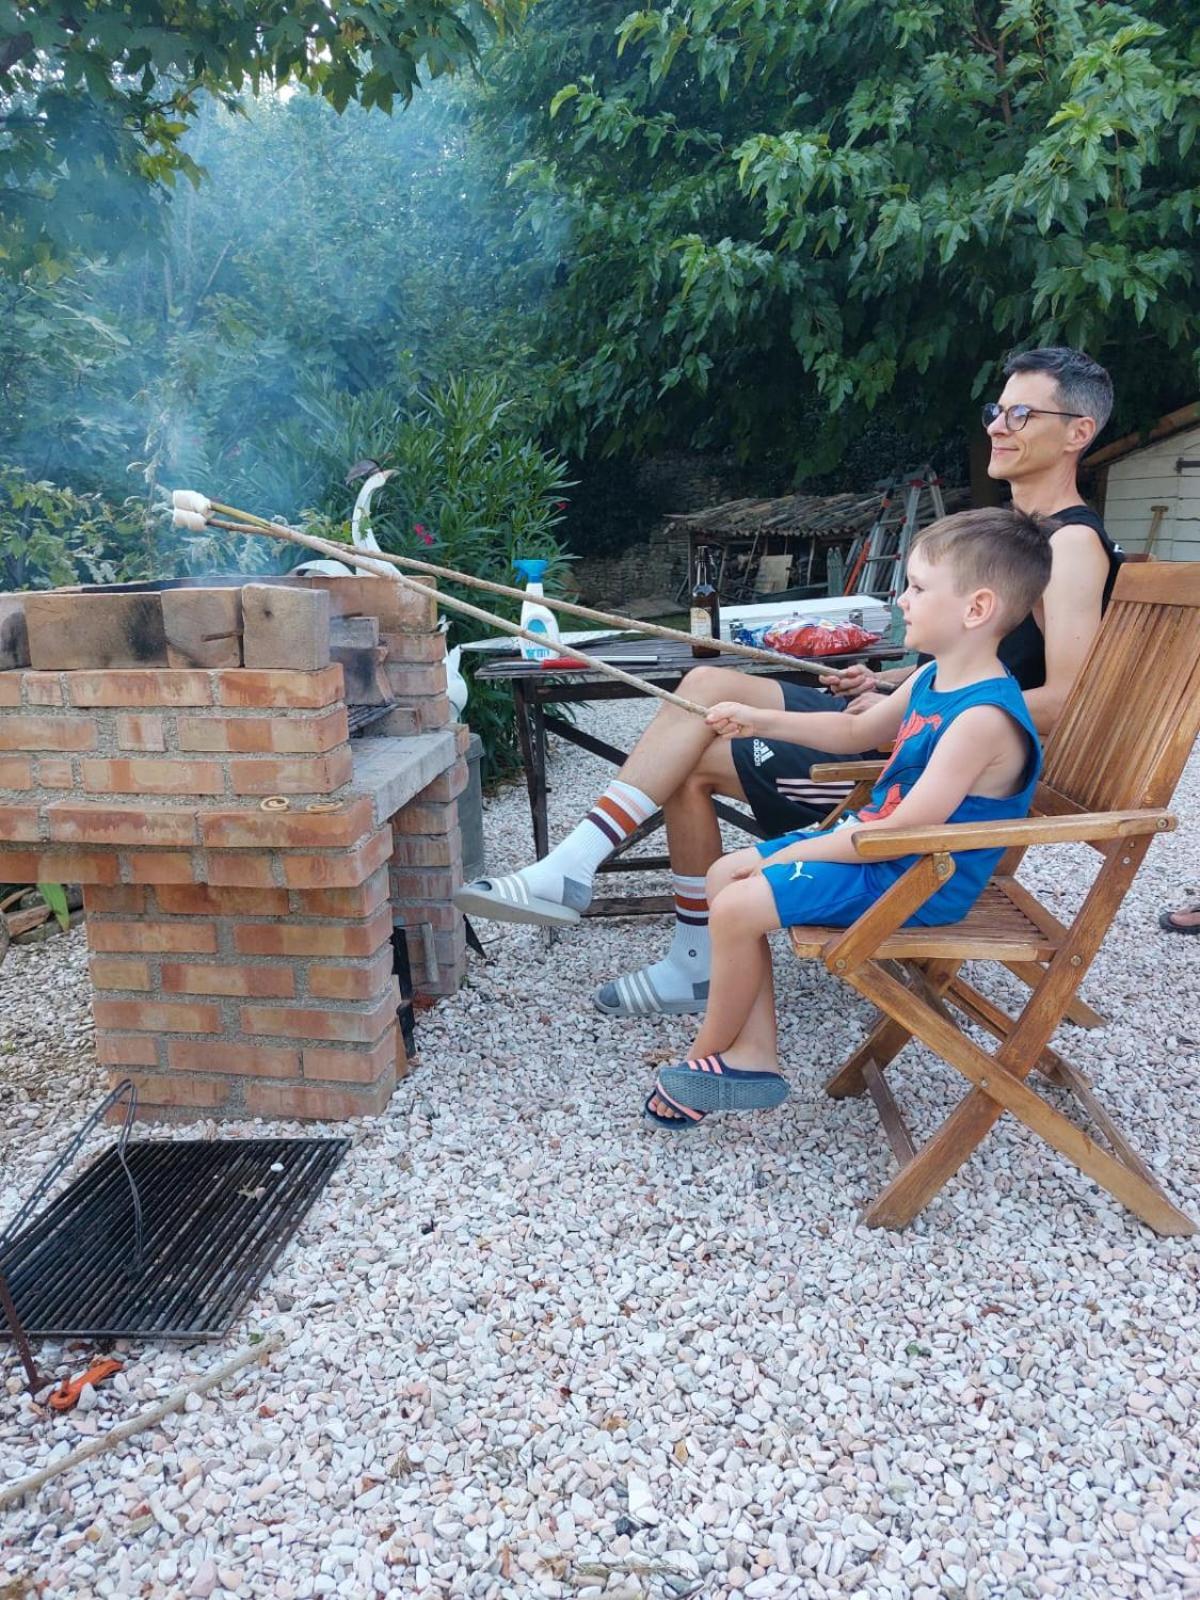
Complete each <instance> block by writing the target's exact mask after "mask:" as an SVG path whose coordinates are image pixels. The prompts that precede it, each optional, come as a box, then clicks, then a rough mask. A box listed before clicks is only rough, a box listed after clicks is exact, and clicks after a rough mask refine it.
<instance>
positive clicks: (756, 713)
mask: <svg viewBox="0 0 1200 1600" xmlns="http://www.w3.org/2000/svg"><path fill="white" fill-rule="evenodd" d="M769 716H770V713H769V712H768V711H765V710H764V709H763V708H762V707H761V706H744V705H740V704H739V703H738V702H737V701H736V700H718V702H717V704H716V705H715V706H712V707H711V708H710V710H709V713H708V715H707V717H705V719H704V720H705V722H707V723H708V725H709V727H710V728H712V729H713V730H714V732H715V733H716V734H717V737H718V738H721V739H749V738H752V737H753V736H754V735H755V734H756V733H761V732H762V731H763V728H764V727H765V719H766V718H767V717H769Z"/></svg>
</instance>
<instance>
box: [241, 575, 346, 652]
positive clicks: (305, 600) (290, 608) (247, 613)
mask: <svg viewBox="0 0 1200 1600" xmlns="http://www.w3.org/2000/svg"><path fill="white" fill-rule="evenodd" d="M329 611H330V606H329V596H328V595H326V594H322V593H321V591H320V590H317V589H297V588H292V587H290V586H288V587H284V586H283V585H282V584H271V583H248V584H247V585H246V587H245V588H244V589H243V590H242V656H243V659H244V661H245V664H246V666H247V667H258V668H268V669H270V670H272V671H277V670H281V669H287V670H290V671H293V672H320V671H321V670H322V669H323V668H324V667H327V666H328V665H329V660H330V657H329Z"/></svg>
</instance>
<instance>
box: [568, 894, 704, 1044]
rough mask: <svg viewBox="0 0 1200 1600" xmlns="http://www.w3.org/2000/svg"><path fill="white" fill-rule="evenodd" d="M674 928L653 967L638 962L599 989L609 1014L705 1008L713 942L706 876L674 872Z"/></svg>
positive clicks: (601, 1002) (599, 1000)
mask: <svg viewBox="0 0 1200 1600" xmlns="http://www.w3.org/2000/svg"><path fill="white" fill-rule="evenodd" d="M671 888H672V891H673V893H674V895H675V933H674V937H673V938H672V940H671V948H670V949H669V950H668V951H667V953H666V955H665V956H664V957H663V958H662V960H661V961H656V962H655V963H654V964H653V966H649V967H639V968H638V970H637V971H636V972H629V973H626V974H625V976H624V977H621V978H615V979H614V980H613V981H612V982H611V983H603V984H601V985H600V988H599V989H598V990H597V991H596V1004H597V1005H598V1006H599V1008H600V1010H601V1011H603V1012H605V1013H607V1015H609V1016H618V1017H640V1016H653V1015H654V1014H655V1013H663V1012H665V1013H667V1014H682V1013H685V1012H692V1011H703V1010H704V1006H705V1003H706V1001H707V999H708V969H709V965H710V962H711V959H712V945H711V942H710V940H709V932H708V891H707V888H706V885H705V882H704V879H703V878H689V877H685V876H684V875H683V874H682V873H679V872H677V873H675V874H674V876H673V878H672V880H671Z"/></svg>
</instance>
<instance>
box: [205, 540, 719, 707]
mask: <svg viewBox="0 0 1200 1600" xmlns="http://www.w3.org/2000/svg"><path fill="white" fill-rule="evenodd" d="M213 520H214V523H215V526H217V527H219V528H224V529H228V530H232V531H235V532H238V533H261V534H265V535H266V536H267V537H268V538H272V539H282V540H283V541H284V542H285V543H288V544H301V545H304V546H305V547H306V548H307V549H309V550H316V551H319V552H320V553H321V554H322V555H332V556H336V557H337V559H338V560H339V561H347V562H350V563H352V564H353V565H354V566H356V567H362V568H364V569H365V570H366V571H367V572H370V573H373V574H374V576H375V577H377V578H388V579H389V580H391V581H394V582H396V583H401V584H403V585H404V587H405V588H406V589H418V590H420V592H421V593H422V594H431V593H432V594H435V595H436V596H437V602H438V604H439V605H440V606H446V607H448V608H449V610H451V611H461V612H462V614H463V616H464V617H474V618H475V619H476V621H477V622H486V623H487V625H488V626H489V627H491V628H501V629H503V631H504V632H505V633H511V634H512V635H513V637H514V638H516V639H529V640H531V641H532V642H533V643H534V644H538V645H542V646H544V647H545V648H546V649H547V650H553V651H554V652H555V653H556V654H558V655H560V656H566V657H567V658H568V659H570V660H573V661H578V660H582V659H583V658H582V657H581V656H580V654H579V651H578V650H577V649H574V648H572V646H571V645H567V644H563V643H561V642H560V641H559V640H555V639H549V638H547V637H546V635H545V634H544V633H530V632H529V630H528V629H527V628H519V627H518V626H517V625H516V623H515V622H506V621H505V620H504V618H503V617H497V616H493V614H492V613H491V612H490V611H483V610H481V609H480V607H479V606H472V605H468V604H467V602H466V601H465V600H456V599H454V597H453V596H452V595H448V594H444V593H443V592H442V590H441V589H433V588H432V587H431V586H430V585H429V584H428V583H421V582H419V581H418V580H417V579H416V578H406V577H404V576H403V574H402V573H399V572H389V571H388V570H387V568H386V567H385V568H382V569H381V568H380V566H379V563H380V561H386V562H391V561H393V560H399V559H400V558H399V557H390V556H386V555H384V556H381V555H379V554H378V553H377V552H372V554H370V555H363V553H362V551H361V550H356V549H355V548H354V547H353V545H351V546H349V547H347V546H346V545H343V544H333V543H331V542H329V541H327V540H325V539H317V538H315V537H314V536H313V535H312V534H308V533H298V532H297V531H296V530H295V529H293V528H285V527H283V526H282V525H281V524H280V523H270V522H269V523H266V524H265V525H264V526H261V527H260V526H259V525H258V524H257V523H231V522H220V521H216V520H215V519H213ZM454 577H455V578H457V577H459V574H458V573H455V574H454ZM468 581H469V580H468ZM514 592H515V593H517V594H520V593H521V591H520V590H519V589H518V590H516V591H514ZM587 663H588V667H589V669H591V670H593V671H595V672H601V673H603V674H604V676H605V677H606V678H615V679H616V680H617V682H618V683H627V684H629V686H630V687H631V688H633V689H637V690H638V691H639V692H640V693H642V694H651V695H654V696H655V697H656V698H657V699H659V700H665V701H666V702H667V703H668V705H673V706H678V707H679V708H680V710H682V711H690V712H691V713H692V715H693V716H697V717H707V715H708V712H709V707H708V706H702V705H697V704H696V702H695V701H694V700H688V699H685V697H684V696H683V695H681V694H674V693H672V691H671V690H670V689H663V688H661V687H660V686H659V685H658V684H657V683H649V682H647V680H646V679H645V678H636V677H634V675H633V673H632V672H625V671H624V670H623V669H622V668H621V667H614V666H613V665H612V664H611V662H608V661H598V660H596V659H595V657H592V656H589V657H588V658H587Z"/></svg>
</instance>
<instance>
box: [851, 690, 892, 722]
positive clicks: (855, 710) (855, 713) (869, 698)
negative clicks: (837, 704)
mask: <svg viewBox="0 0 1200 1600" xmlns="http://www.w3.org/2000/svg"><path fill="white" fill-rule="evenodd" d="M886 699H887V695H885V694H876V693H875V691H874V689H867V690H865V691H864V692H863V693H862V694H856V695H855V697H854V699H853V700H851V702H850V704H849V705H847V706H843V707H842V715H843V716H846V717H861V716H862V714H863V712H864V711H869V710H870V709H871V707H872V706H877V705H878V704H879V702H880V701H881V700H886Z"/></svg>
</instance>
